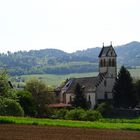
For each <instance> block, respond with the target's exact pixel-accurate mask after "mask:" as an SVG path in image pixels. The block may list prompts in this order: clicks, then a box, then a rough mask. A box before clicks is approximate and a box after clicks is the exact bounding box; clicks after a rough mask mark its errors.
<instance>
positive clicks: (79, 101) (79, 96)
mask: <svg viewBox="0 0 140 140" xmlns="http://www.w3.org/2000/svg"><path fill="white" fill-rule="evenodd" d="M74 95H75V96H74V99H73V101H72V103H71V104H72V106H74V107H81V108H83V109H87V108H88V107H89V105H88V102H87V100H86V97H85V95H84V90H83V88H82V86H81V85H79V83H77V84H76V86H75V89H74Z"/></svg>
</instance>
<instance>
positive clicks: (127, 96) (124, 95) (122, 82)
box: [113, 66, 136, 108]
mask: <svg viewBox="0 0 140 140" xmlns="http://www.w3.org/2000/svg"><path fill="white" fill-rule="evenodd" d="M113 100H114V106H115V107H118V108H120V107H123V108H129V107H132V108H133V107H134V106H135V105H136V96H135V92H134V86H133V80H132V77H131V75H130V73H129V71H128V70H127V69H126V68H125V67H124V66H122V67H121V69H120V71H119V74H118V77H117V78H116V82H115V85H114V88H113Z"/></svg>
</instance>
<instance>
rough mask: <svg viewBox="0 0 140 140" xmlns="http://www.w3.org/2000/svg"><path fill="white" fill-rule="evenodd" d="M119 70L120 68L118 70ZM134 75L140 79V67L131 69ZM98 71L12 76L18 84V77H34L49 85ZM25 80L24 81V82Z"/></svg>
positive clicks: (26, 79) (96, 73)
mask: <svg viewBox="0 0 140 140" xmlns="http://www.w3.org/2000/svg"><path fill="white" fill-rule="evenodd" d="M118 71H119V70H118ZM129 71H130V73H131V75H132V77H133V78H134V79H136V80H137V79H140V68H137V69H129ZM97 75H98V72H90V73H72V74H66V75H54V74H35V75H22V76H18V77H12V83H13V84H15V85H17V83H18V82H16V79H21V80H20V84H23V85H24V84H25V82H26V81H28V80H29V79H32V78H37V79H40V80H42V81H44V82H45V83H46V84H47V85H50V86H58V85H60V84H61V83H62V82H63V81H65V80H66V79H67V78H74V77H75V78H78V77H91V76H97ZM22 81H23V82H22Z"/></svg>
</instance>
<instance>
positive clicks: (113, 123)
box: [0, 116, 140, 131]
mask: <svg viewBox="0 0 140 140" xmlns="http://www.w3.org/2000/svg"><path fill="white" fill-rule="evenodd" d="M0 122H1V123H15V124H33V125H49V126H67V127H81V128H100V129H101V128H105V129H124V130H137V131H140V118H139V119H132V120H129V119H102V120H100V121H96V122H89V121H72V120H53V119H37V118H26V117H6V116H0Z"/></svg>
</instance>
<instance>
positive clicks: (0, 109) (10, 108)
mask: <svg viewBox="0 0 140 140" xmlns="http://www.w3.org/2000/svg"><path fill="white" fill-rule="evenodd" d="M0 115H4V116H24V111H23V109H22V107H21V106H20V104H19V103H18V102H16V101H15V100H12V99H8V98H0Z"/></svg>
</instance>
